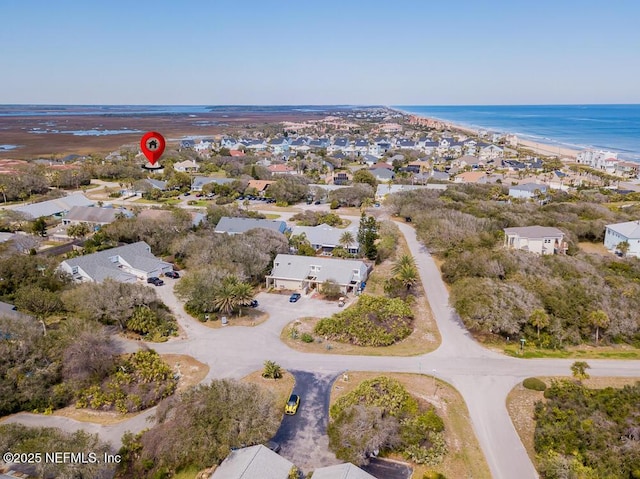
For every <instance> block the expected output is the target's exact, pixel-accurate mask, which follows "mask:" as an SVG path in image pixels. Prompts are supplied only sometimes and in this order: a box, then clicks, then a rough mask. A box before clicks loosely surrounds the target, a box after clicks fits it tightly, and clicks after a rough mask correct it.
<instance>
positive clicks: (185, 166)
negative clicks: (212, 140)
mask: <svg viewBox="0 0 640 479" xmlns="http://www.w3.org/2000/svg"><path fill="white" fill-rule="evenodd" d="M173 169H174V170H176V171H180V172H181V173H195V172H197V171H198V170H199V169H200V165H198V163H196V162H195V161H193V160H185V161H179V162H177V163H174V164H173Z"/></svg>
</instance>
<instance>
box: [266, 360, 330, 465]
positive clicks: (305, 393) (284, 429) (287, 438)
mask: <svg viewBox="0 0 640 479" xmlns="http://www.w3.org/2000/svg"><path fill="white" fill-rule="evenodd" d="M290 372H291V373H292V374H293V376H294V377H295V379H296V384H295V386H294V388H293V392H294V393H295V394H297V395H298V396H300V406H299V407H298V412H297V413H296V414H295V415H293V416H288V415H284V417H283V418H282V424H281V425H280V428H279V429H278V432H277V433H276V435H275V436H274V437H273V439H272V440H273V441H275V442H277V443H278V444H280V446H281V447H282V449H281V450H280V455H281V456H283V457H286V458H287V459H289V460H290V461H291V462H293V463H294V464H295V465H296V466H298V467H299V468H300V469H301V470H302V471H303V472H304V473H305V474H306V473H307V472H309V471H311V470H313V469H315V468H317V467H323V466H332V465H334V464H340V463H341V462H342V461H340V460H338V459H336V456H335V455H334V454H333V453H332V452H331V451H330V450H329V437H328V436H327V425H328V424H329V397H330V395H331V385H332V384H333V381H334V380H335V378H336V375H335V374H318V373H313V372H306V371H295V370H293V371H290Z"/></svg>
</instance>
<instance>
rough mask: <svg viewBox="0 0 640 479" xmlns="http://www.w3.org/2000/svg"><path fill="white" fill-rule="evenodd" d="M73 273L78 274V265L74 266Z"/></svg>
mask: <svg viewBox="0 0 640 479" xmlns="http://www.w3.org/2000/svg"><path fill="white" fill-rule="evenodd" d="M71 274H78V267H77V266H74V267H73V268H71Z"/></svg>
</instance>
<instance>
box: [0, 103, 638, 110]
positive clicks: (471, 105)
mask: <svg viewBox="0 0 640 479" xmlns="http://www.w3.org/2000/svg"><path fill="white" fill-rule="evenodd" d="M3 106H80V107H88V106H113V107H118V106H120V107H122V106H196V107H251V106H259V107H266V106H272V107H277V106H288V107H297V106H325V107H328V106H332V107H378V108H380V107H382V108H390V109H396V108H398V109H399V108H402V107H411V106H425V107H484V106H491V107H502V106H504V107H519V106H640V102H636V103H626V102H625V103H615V102H614V103H583V102H580V103H406V104H402V105H396V104H391V103H56V102H52V103H0V107H3Z"/></svg>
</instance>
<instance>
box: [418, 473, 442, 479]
mask: <svg viewBox="0 0 640 479" xmlns="http://www.w3.org/2000/svg"><path fill="white" fill-rule="evenodd" d="M422 479H447V477H446V476H445V475H444V474H440V473H439V472H436V471H429V472H425V473H424V475H423V476H422Z"/></svg>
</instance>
